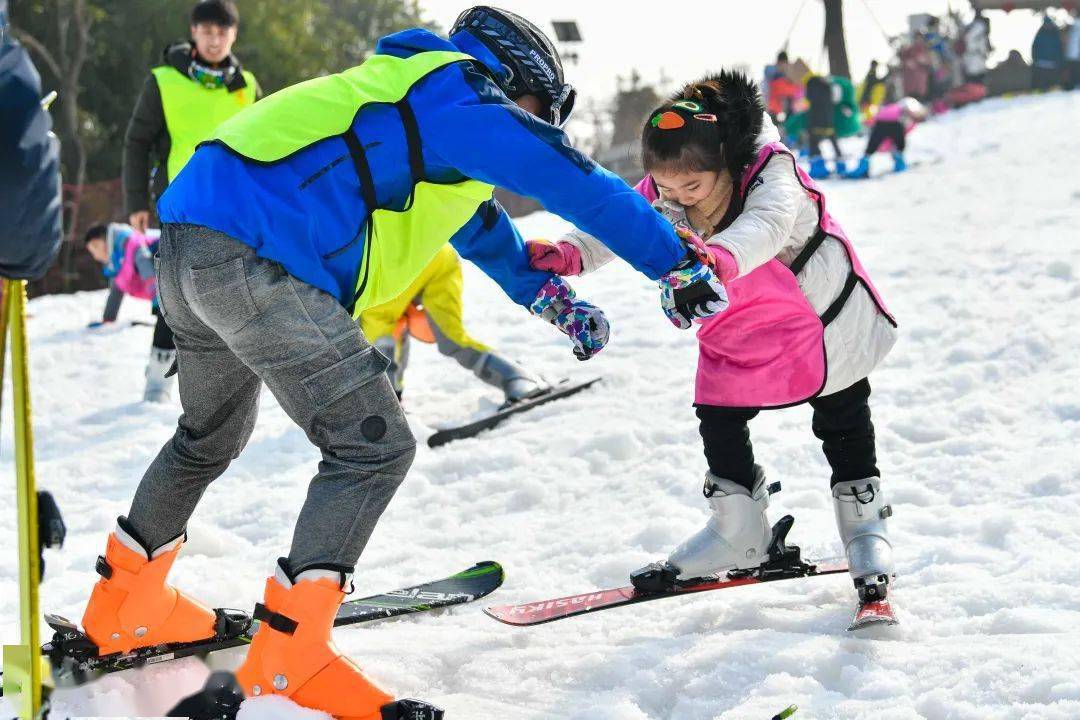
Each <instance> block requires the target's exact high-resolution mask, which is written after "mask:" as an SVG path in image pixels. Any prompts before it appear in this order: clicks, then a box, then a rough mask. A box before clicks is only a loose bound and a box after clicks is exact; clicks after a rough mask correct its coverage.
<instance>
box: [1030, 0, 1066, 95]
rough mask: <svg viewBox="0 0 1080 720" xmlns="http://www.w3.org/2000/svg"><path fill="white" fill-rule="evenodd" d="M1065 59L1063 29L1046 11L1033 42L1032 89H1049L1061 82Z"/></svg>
mask: <svg viewBox="0 0 1080 720" xmlns="http://www.w3.org/2000/svg"><path fill="white" fill-rule="evenodd" d="M1064 59H1065V48H1064V46H1063V45H1062V42H1061V30H1060V29H1059V28H1058V26H1057V25H1056V24H1055V23H1054V19H1053V18H1052V17H1050V14H1049V13H1046V14H1044V15H1043V21H1042V25H1040V26H1039V30H1038V32H1036V33H1035V39H1034V40H1033V41H1032V43H1031V89H1032V90H1049V89H1051V88H1053V87H1055V86H1057V85H1058V84H1060V83H1061V64H1062V62H1063V61H1064Z"/></svg>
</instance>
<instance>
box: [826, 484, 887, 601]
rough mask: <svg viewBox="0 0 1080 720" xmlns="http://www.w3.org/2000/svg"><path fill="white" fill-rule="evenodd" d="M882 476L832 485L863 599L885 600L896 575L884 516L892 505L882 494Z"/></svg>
mask: <svg viewBox="0 0 1080 720" xmlns="http://www.w3.org/2000/svg"><path fill="white" fill-rule="evenodd" d="M880 485H881V479H880V478H876V477H871V478H866V479H864V480H849V481H847V482H842V483H837V485H836V486H835V487H833V506H834V508H835V509H836V526H837V528H838V529H839V530H840V539H841V540H842V541H843V542H844V552H845V553H846V554H847V559H848V568H849V570H850V572H851V578H852V580H854V581H855V588H856V590H858V591H859V600H860V601H861V602H864V603H866V602H875V601H878V600H884V599H885V596H886V594H887V592H888V584H889V580H890V579H891V578H892V577H893V576H894V575H895V571H894V567H893V559H892V543H890V542H889V534H888V531H887V530H886V527H885V520H886V518H889V517H891V516H892V507H891V506H889V505H887V504H886V503H885V499H884V497H883V496H882V494H881V489H880Z"/></svg>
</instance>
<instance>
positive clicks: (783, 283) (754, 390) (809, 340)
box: [637, 142, 892, 408]
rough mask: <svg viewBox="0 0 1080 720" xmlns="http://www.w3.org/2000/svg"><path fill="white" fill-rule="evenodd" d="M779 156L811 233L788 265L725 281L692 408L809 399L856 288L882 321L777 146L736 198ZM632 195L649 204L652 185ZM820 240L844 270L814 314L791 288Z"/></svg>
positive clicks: (833, 231) (704, 341) (708, 327)
mask: <svg viewBox="0 0 1080 720" xmlns="http://www.w3.org/2000/svg"><path fill="white" fill-rule="evenodd" d="M779 154H782V155H785V156H787V157H788V158H789V159H790V160H791V164H792V168H793V169H794V171H795V173H796V174H797V176H798V178H799V182H800V183H801V184H802V186H803V188H804V189H805V190H806V192H807V194H808V195H809V196H810V197H811V198H812V199H813V200H814V202H815V203H816V204H817V206H818V230H817V232H816V233H815V234H814V237H813V238H812V239H811V240H810V241H809V242H808V243H807V244H806V246H805V248H804V249H803V250H802V251H801V252H800V253H799V255H798V257H796V258H795V260H793V261H792V263H791V266H790V267H788V266H787V265H784V264H783V263H782V262H780V261H779V260H777V259H775V258H774V259H772V260H770V261H768V262H767V263H765V264H764V265H761V266H760V267H758V268H755V269H754V270H752V271H750V272H749V273H747V274H746V275H743V276H742V277H740V278H737V279H735V280H732V281H731V282H728V283H726V284H725V287H726V289H727V292H728V300H729V302H730V305H729V306H728V309H727V310H726V311H725V312H723V313H721V314H720V315H716V316H714V317H712V318H709V319H708V320H706V321H704V322H703V323H702V326H701V329H700V330H699V331H698V344H699V349H700V354H699V356H698V371H697V383H696V393H695V398H694V401H695V403H697V404H699V405H715V406H719V407H738V408H778V407H784V406H788V405H797V404H799V403H802V402H805V401H806V400H809V399H810V398H813V397H815V396H816V395H817V394H818V393H820V392H821V391H822V389H824V387H825V382H826V379H827V373H828V368H827V364H826V362H825V326H826V325H828V324H829V323H830V322H832V321H833V319H835V318H836V316H837V315H839V314H840V310H842V309H843V307H844V303H846V302H847V300H848V298H849V297H851V293H852V292H853V291H854V290H855V288H856V287H857V286H858V285H860V284H861V285H863V286H864V287H865V288H866V289H867V290H868V291H869V292H870V295H871V296H872V297H873V299H874V302H875V303H876V304H877V306H878V309H879V310H880V311H881V312H882V313H884V314H885V315H886V316H887V317H889V319H890V320H892V316H891V315H889V312H888V310H886V308H885V303H884V302H883V301H882V300H881V297H880V296H879V295H878V293H877V290H875V289H874V286H873V284H872V283H871V282H870V278H869V276H867V274H866V271H865V270H864V269H863V267H862V264H861V263H860V262H859V258H858V257H857V256H856V254H855V249H854V248H853V247H852V246H851V243H850V242H849V241H848V239H847V235H845V234H844V231H843V229H842V228H841V227H840V225H839V224H838V223H837V222H836V221H835V220H833V218H832V216H831V215H829V212H828V210H827V209H826V208H825V196H824V195H823V194H822V192H821V189H820V188H819V187H818V186H817V184H816V183H815V182H814V181H813V180H812V179H810V176H809V175H807V174H806V173H805V172H804V171H803V170H802V168H800V167H799V166H798V164H797V163H796V162H795V158H794V156H793V155H792V154H791V151H790V150H788V149H787V148H786V147H785V146H784V145H783V144H781V143H778V142H777V143H770V144H768V145H766V146H765V147H763V148H762V149H761V151H760V152H759V153H758V156H757V159H756V160H755V161H754V163H753V164H752V165H751V166H750V167H749V168H747V170H746V172H745V173H743V177H742V180H741V182H740V184H739V193H740V196H741V197H742V199H743V201H744V202H745V200H746V196H747V193H748V190H749V189H750V187H751V186H752V185H753V183H754V181H755V180H756V179H757V177H758V175H759V174H760V173H761V170H762V169H763V168H764V167H765V164H766V163H767V162H769V160H770V159H772V157H773V156H774V155H779ZM637 190H638V192H640V193H641V194H642V195H644V196H645V198H646V199H648V200H650V201H652V200H655V199H656V197H657V192H656V188H655V184H654V183H653V182H651V181H650V178H646V180H645V181H643V182H642V183H639V185H638V186H637ZM827 237H831V238H834V239H836V240H838V241H840V242H841V243H842V244H843V246H844V248H845V249H846V250H847V254H848V259H849V260H850V262H851V267H852V272H851V273H850V275H849V276H848V278H847V281H846V282H845V283H844V287H843V290H842V291H841V292H840V295H839V296H838V297H837V299H836V300H835V301H834V302H833V303H832V304H831V305H830V306H829V307H828V308H827V309H826V310H825V312H823V313H822V314H821V315H820V316H819V315H818V314H817V313H815V312H814V309H813V308H812V307H811V306H810V303H809V301H807V299H806V296H805V295H803V293H802V290H801V289H800V288H799V283H798V280H797V279H796V278H797V277H798V274H799V272H800V271H801V270H802V268H803V267H804V266H805V265H806V262H807V261H808V260H809V259H810V256H811V255H813V254H814V252H815V251H816V250H817V249H818V248H819V247H820V246H821V243H822V242H824V240H825V239H826V238H827Z"/></svg>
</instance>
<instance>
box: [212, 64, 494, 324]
mask: <svg viewBox="0 0 1080 720" xmlns="http://www.w3.org/2000/svg"><path fill="white" fill-rule="evenodd" d="M472 59H473V58H472V57H471V56H469V55H466V54H464V53H459V52H450V51H430V52H422V53H418V54H416V55H413V56H411V57H408V58H399V57H394V56H391V55H374V56H372V57H371V58H369V59H367V60H366V61H364V63H363V64H361V65H359V66H357V67H354V68H351V69H349V70H346V71H345V72H342V73H339V74H337V75H330V76H327V77H321V78H315V79H314V80H308V81H306V82H302V83H299V84H298V85H293V86H291V87H287V88H285V89H284V90H280V91H279V92H276V93H274V94H273V95H270V96H269V97H266V98H264V99H263V100H261V101H260V102H259V103H258V104H256V105H254V106H253V107H252V108H251V109H250V110H249V111H248V112H245V113H243V114H241V115H238V116H237V117H235V118H233V119H232V120H230V121H228V122H226V123H224V124H223V125H222V126H221V127H219V128H218V129H217V130H216V131H215V132H214V134H213V138H212V140H213V141H216V142H220V143H222V144H224V145H226V146H227V147H228V148H230V149H231V150H232V151H233V152H235V153H236V154H238V155H240V156H241V157H244V158H248V159H250V160H254V161H256V162H260V163H274V162H279V161H281V160H284V159H285V158H288V157H289V156H291V155H293V154H295V153H297V152H300V151H301V150H303V149H305V148H307V147H309V146H310V145H312V144H314V143H317V142H319V141H321V140H325V139H328V138H331V137H341V138H342V139H343V140H344V142H345V144H346V146H347V147H348V149H349V154H350V156H351V157H352V161H353V165H354V167H355V168H356V173H357V175H358V176H359V180H360V190H361V192H362V193H363V196H364V204H365V206H366V207H367V209H368V212H369V213H370V215H369V218H368V222H367V223H366V226H365V229H366V233H367V235H366V242H365V248H364V256H363V259H362V260H361V263H360V267H359V268H357V279H356V291H355V295H354V297H353V302H352V306H351V310H352V312H353V315H354V316H355V317H359V316H360V313H361V312H362V311H363V310H364V309H366V308H368V307H373V306H375V305H379V304H381V303H384V302H386V301H388V300H391V299H392V298H394V297H397V295H399V294H400V293H401V292H403V291H404V290H405V289H406V288H407V287H408V286H409V284H410V283H411V282H412V281H413V280H414V279H415V278H416V277H417V276H418V275H419V274H420V272H421V271H422V270H423V269H424V268H425V267H426V266H427V264H428V262H430V261H431V259H432V258H433V257H435V254H436V253H437V252H438V251H439V249H440V248H441V247H442V246H444V245H445V244H446V243H447V242H449V240H450V238H452V237H453V236H454V234H455V233H456V232H457V231H458V230H459V229H460V228H461V227H462V226H464V225H465V224H466V223H467V222H469V220H471V219H472V218H473V216H475V215H476V211H477V209H478V208H479V207H480V205H482V204H483V203H485V202H487V201H488V200H490V199H491V195H492V191H493V190H494V187H493V186H492V185H488V184H486V183H482V182H479V181H477V180H464V181H462V182H458V183H452V184H437V183H431V182H427V181H425V180H424V179H423V170H424V162H423V156H422V150H421V142H420V132H419V129H418V127H417V124H416V118H415V116H414V115H413V111H412V108H410V107H409V104H408V102H407V100H406V96H407V95H408V92H409V90H410V89H411V88H412V87H413V86H414V85H416V84H417V83H418V82H420V80H422V79H423V78H424V77H426V76H427V75H430V74H431V73H433V72H435V71H436V70H438V69H440V68H443V67H445V66H447V65H450V64H452V63H455V62H461V61H463V60H472ZM375 103H380V104H390V105H394V107H396V108H397V110H398V113H399V114H400V115H401V120H402V126H403V127H404V129H405V135H406V139H407V141H408V147H409V165H410V170H411V174H412V182H413V189H412V196H411V197H410V198H409V201H408V202H406V203H405V207H404V208H402V209H390V208H380V207H379V206H378V203H377V202H376V198H375V186H374V182H373V180H372V177H371V170H370V168H369V166H368V162H367V158H366V156H365V153H364V147H363V142H362V141H361V139H360V138H359V137H357V135H356V133H355V132H354V131H353V130H352V125H353V121H354V119H355V118H356V115H357V113H358V112H359V111H360V110H361V109H362V108H363V107H365V106H367V105H371V104H375Z"/></svg>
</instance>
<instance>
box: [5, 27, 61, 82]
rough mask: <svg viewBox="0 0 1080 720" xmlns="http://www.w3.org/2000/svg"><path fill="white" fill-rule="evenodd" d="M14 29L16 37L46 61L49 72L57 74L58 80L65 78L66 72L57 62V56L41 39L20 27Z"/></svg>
mask: <svg viewBox="0 0 1080 720" xmlns="http://www.w3.org/2000/svg"><path fill="white" fill-rule="evenodd" d="M12 29H13V30H14V33H15V38H16V39H17V40H18V41H19V42H21V43H22V44H23V45H25V46H26V47H28V48H30V49H31V50H33V51H34V52H35V53H37V55H38V57H40V58H41V60H42V61H43V62H44V63H45V66H46V67H48V68H49V72H51V73H52V74H53V75H55V76H56V79H57V80H62V79H63V78H64V73H63V71H62V70H61V69H60V64H59V63H58V62H56V58H54V57H53V54H52V53H51V52H49V49H48V48H47V47H45V45H44V44H43V43H42V42H41V41H40V40H38V39H37V38H36V37H34V36H33V35H31V34H30V33H28V32H26V31H25V30H20V29H19V28H12Z"/></svg>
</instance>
